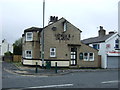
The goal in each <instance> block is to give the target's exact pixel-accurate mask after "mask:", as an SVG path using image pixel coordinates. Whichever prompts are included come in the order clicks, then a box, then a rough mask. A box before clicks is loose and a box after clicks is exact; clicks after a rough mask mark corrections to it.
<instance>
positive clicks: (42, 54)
mask: <svg viewBox="0 0 120 90" xmlns="http://www.w3.org/2000/svg"><path fill="white" fill-rule="evenodd" d="M44 22H45V0H43V30H42V53H41V56H42V68H44Z"/></svg>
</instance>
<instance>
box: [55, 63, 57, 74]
mask: <svg viewBox="0 0 120 90" xmlns="http://www.w3.org/2000/svg"><path fill="white" fill-rule="evenodd" d="M55 73H57V62H55Z"/></svg>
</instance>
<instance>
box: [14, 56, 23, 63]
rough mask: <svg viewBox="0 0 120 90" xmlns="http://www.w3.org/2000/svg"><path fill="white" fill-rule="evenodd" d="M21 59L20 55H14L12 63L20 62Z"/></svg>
mask: <svg viewBox="0 0 120 90" xmlns="http://www.w3.org/2000/svg"><path fill="white" fill-rule="evenodd" d="M21 59H22V57H21V55H14V56H13V62H21Z"/></svg>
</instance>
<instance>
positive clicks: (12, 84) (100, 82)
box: [2, 70, 119, 89]
mask: <svg viewBox="0 0 120 90" xmlns="http://www.w3.org/2000/svg"><path fill="white" fill-rule="evenodd" d="M2 71H3V72H2V88H19V89H29V88H51V87H52V88H118V82H119V81H118V71H117V70H111V71H96V72H76V73H70V74H66V75H60V76H34V75H32V76H28V75H27V76H26V75H17V74H12V73H11V72H7V71H5V70H2Z"/></svg>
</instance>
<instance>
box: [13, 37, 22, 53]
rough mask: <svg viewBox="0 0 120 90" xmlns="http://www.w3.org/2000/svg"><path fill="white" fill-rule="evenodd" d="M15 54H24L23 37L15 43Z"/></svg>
mask: <svg viewBox="0 0 120 90" xmlns="http://www.w3.org/2000/svg"><path fill="white" fill-rule="evenodd" d="M13 54H14V55H22V38H19V39H18V40H16V41H15V43H14V44H13Z"/></svg>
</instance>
